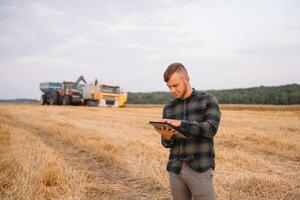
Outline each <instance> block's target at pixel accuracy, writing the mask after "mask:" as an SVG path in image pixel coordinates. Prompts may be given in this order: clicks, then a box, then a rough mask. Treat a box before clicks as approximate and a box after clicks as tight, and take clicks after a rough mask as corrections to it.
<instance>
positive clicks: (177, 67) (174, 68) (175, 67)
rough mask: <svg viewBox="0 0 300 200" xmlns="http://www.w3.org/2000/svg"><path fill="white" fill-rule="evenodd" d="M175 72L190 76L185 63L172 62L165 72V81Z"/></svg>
mask: <svg viewBox="0 0 300 200" xmlns="http://www.w3.org/2000/svg"><path fill="white" fill-rule="evenodd" d="M174 73H180V74H182V75H184V76H188V72H187V71H186V69H185V67H184V66H183V64H181V63H172V64H171V65H169V67H168V68H167V69H166V71H165V73H164V80H165V82H168V81H169V79H170V77H171V76H172V75H173V74H174Z"/></svg>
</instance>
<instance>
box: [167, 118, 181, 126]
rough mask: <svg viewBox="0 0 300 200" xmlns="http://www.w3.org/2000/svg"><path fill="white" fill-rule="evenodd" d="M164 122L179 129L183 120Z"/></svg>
mask: <svg viewBox="0 0 300 200" xmlns="http://www.w3.org/2000/svg"><path fill="white" fill-rule="evenodd" d="M163 121H165V122H167V123H168V124H171V125H172V126H174V127H179V126H180V125H181V120H178V119H163Z"/></svg>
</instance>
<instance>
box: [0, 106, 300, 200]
mask: <svg viewBox="0 0 300 200" xmlns="http://www.w3.org/2000/svg"><path fill="white" fill-rule="evenodd" d="M161 112H162V108H161V107H151V106H150V107H143V106H137V107H126V108H120V109H117V108H94V107H73V106H65V107H63V106H40V105H13V104H0V199H5V200H8V199H39V200H40V199H66V200H67V199H109V200H110V199H130V200H131V199H171V195H170V191H169V187H168V175H167V172H166V170H165V167H166V162H167V158H168V149H165V148H163V147H162V146H161V144H160V136H159V135H158V134H157V133H156V132H155V131H154V130H153V129H152V127H151V126H150V125H148V124H147V122H148V121H149V120H153V119H159V118H160V117H161ZM215 148H216V170H215V174H214V184H215V189H216V194H217V199H222V200H223V199H224V200H227V199H272V200H273V199H300V169H299V168H300V108H299V106H294V107H293V106H292V107H284V106H281V107H276V106H273V107H272V106H235V105H229V106H222V120H221V125H220V129H219V132H218V134H217V135H216V137H215Z"/></svg>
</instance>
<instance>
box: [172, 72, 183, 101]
mask: <svg viewBox="0 0 300 200" xmlns="http://www.w3.org/2000/svg"><path fill="white" fill-rule="evenodd" d="M167 86H168V87H169V89H170V91H171V93H172V95H173V96H174V97H175V98H177V99H182V98H183V97H184V95H185V93H186V91H187V85H186V78H184V77H182V76H181V75H180V74H178V73H174V74H173V75H172V76H171V77H170V79H169V81H168V82H167Z"/></svg>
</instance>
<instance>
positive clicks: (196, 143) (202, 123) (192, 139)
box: [161, 89, 221, 174]
mask: <svg viewBox="0 0 300 200" xmlns="http://www.w3.org/2000/svg"><path fill="white" fill-rule="evenodd" d="M163 118H167V119H178V120H182V122H181V125H180V129H181V131H182V132H184V133H185V135H186V136H187V137H188V139H186V140H176V139H174V138H172V139H171V140H170V141H168V140H165V139H164V138H163V137H161V142H162V145H163V146H164V147H166V148H170V155H169V162H168V165H167V170H168V171H171V172H174V173H176V174H179V173H180V171H181V168H182V164H183V162H185V163H186V164H187V165H188V166H189V167H191V168H192V169H194V170H196V171H198V172H204V171H206V170H208V169H209V168H213V169H214V168H215V159H214V158H215V150H214V140H213V138H214V136H215V135H216V133H217V130H218V127H219V123H220V119H221V112H220V109H219V105H218V102H217V99H216V98H215V97H214V96H213V95H211V94H207V93H204V92H197V91H195V90H194V89H193V92H192V94H191V95H190V96H189V97H188V98H187V99H185V100H180V99H174V100H172V101H171V102H169V103H168V104H167V105H165V107H164V109H163Z"/></svg>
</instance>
